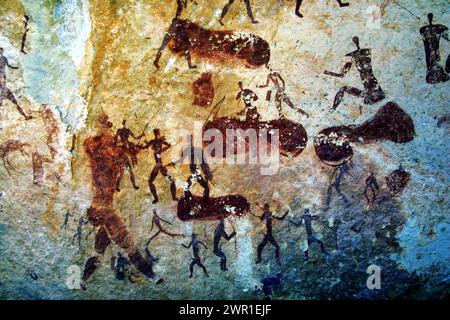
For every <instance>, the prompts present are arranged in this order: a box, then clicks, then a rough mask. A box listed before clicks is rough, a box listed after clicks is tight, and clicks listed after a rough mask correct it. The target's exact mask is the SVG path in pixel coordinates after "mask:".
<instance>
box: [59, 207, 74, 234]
mask: <svg viewBox="0 0 450 320" xmlns="http://www.w3.org/2000/svg"><path fill="white" fill-rule="evenodd" d="M71 217H73V213H71V212H70V211H67V212H66V214H65V215H64V223H63V224H62V225H61V229H64V230H67V227H68V225H69V218H71Z"/></svg>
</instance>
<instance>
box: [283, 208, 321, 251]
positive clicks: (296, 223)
mask: <svg viewBox="0 0 450 320" xmlns="http://www.w3.org/2000/svg"><path fill="white" fill-rule="evenodd" d="M314 220H319V216H317V215H314V216H312V215H310V214H309V209H305V212H304V214H303V215H302V216H301V217H300V220H299V221H292V220H290V221H289V222H290V223H292V224H293V225H294V226H296V227H299V226H300V225H301V224H302V221H303V222H304V223H305V229H306V235H307V237H308V247H307V248H306V250H305V251H303V254H304V255H305V260H308V259H309V256H308V250H309V247H310V246H311V244H313V243H314V242H316V243H318V244H319V246H320V250H321V251H322V252H323V253H324V254H326V253H327V252H326V251H325V247H324V245H323V242H322V241H320V240H319V239H317V238H316V237H315V236H313V233H312V225H311V224H312V221H314Z"/></svg>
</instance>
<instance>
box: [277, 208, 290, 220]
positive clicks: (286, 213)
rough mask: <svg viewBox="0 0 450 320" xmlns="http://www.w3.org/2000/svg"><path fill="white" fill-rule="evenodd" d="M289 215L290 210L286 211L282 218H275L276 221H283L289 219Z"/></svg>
mask: <svg viewBox="0 0 450 320" xmlns="http://www.w3.org/2000/svg"><path fill="white" fill-rule="evenodd" d="M288 213H289V210H288V211H286V212H285V213H284V215H283V216H282V217H275V219H277V220H280V221H283V220H284V219H285V218H286V217H287V215H288Z"/></svg>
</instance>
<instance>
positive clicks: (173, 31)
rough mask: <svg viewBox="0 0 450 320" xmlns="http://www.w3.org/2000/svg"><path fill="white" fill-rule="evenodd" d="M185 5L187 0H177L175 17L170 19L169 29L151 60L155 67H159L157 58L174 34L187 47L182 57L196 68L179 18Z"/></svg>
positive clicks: (187, 37) (191, 67)
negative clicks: (153, 58)
mask: <svg viewBox="0 0 450 320" xmlns="http://www.w3.org/2000/svg"><path fill="white" fill-rule="evenodd" d="M191 2H192V3H194V4H196V2H195V1H193V0H191ZM186 7H187V0H177V11H176V13H175V17H174V18H173V19H172V22H171V24H170V27H169V30H168V31H167V33H166V34H165V36H164V38H163V41H162V43H161V46H160V47H159V49H158V52H157V53H156V57H155V60H154V61H153V65H154V66H155V67H156V69H159V59H160V58H161V56H162V52H163V50H164V49H165V47H166V46H167V44H168V43H169V42H170V40H171V39H172V38H174V37H175V36H176V37H179V38H181V39H182V40H183V43H185V44H186V45H187V46H188V48H187V49H186V50H185V51H184V57H185V58H186V61H187V63H188V66H189V68H190V69H195V68H197V66H195V65H193V64H192V59H191V50H190V41H189V35H188V34H187V32H186V30H185V29H184V28H183V25H182V23H181V20H180V16H181V13H182V12H183V9H185V8H186Z"/></svg>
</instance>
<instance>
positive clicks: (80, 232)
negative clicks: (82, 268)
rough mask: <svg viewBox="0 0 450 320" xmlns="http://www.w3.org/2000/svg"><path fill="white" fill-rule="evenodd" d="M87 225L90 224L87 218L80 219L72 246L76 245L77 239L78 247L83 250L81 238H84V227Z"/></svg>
mask: <svg viewBox="0 0 450 320" xmlns="http://www.w3.org/2000/svg"><path fill="white" fill-rule="evenodd" d="M87 223H88V220H87V219H86V218H84V217H80V218H79V219H78V225H77V231H76V232H75V234H74V235H73V238H72V245H74V244H75V239H77V241H78V247H79V248H81V238H82V235H83V225H85V224H87Z"/></svg>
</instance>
